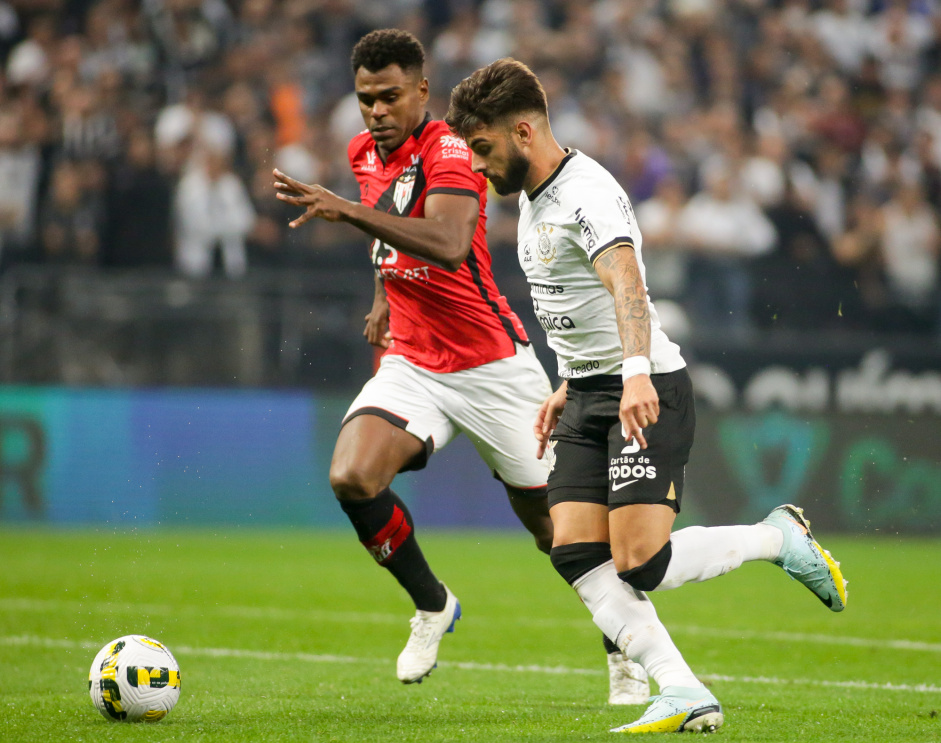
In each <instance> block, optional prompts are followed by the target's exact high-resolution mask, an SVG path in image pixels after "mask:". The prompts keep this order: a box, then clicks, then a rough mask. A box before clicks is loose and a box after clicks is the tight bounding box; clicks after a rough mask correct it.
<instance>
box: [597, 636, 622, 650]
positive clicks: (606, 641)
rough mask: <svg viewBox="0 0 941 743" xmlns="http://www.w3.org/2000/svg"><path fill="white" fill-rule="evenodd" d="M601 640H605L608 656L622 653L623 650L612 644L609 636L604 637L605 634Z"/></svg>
mask: <svg viewBox="0 0 941 743" xmlns="http://www.w3.org/2000/svg"><path fill="white" fill-rule="evenodd" d="M601 639H602V640H604V651H605V652H606V653H607V654H608V655H611V653H620V652H621V648H619V647H618V646H617V645H615V644H614V643H613V642H611V640H609V639H608V636H607V635H604V634H603V635H601Z"/></svg>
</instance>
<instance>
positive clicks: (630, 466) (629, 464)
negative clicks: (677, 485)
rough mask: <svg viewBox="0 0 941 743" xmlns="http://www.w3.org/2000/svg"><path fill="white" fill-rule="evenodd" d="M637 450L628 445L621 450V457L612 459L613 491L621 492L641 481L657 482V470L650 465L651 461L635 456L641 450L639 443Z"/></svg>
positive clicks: (610, 464)
mask: <svg viewBox="0 0 941 743" xmlns="http://www.w3.org/2000/svg"><path fill="white" fill-rule="evenodd" d="M634 443H635V444H636V448H635V447H634V446H632V445H631V444H630V443H628V445H627V446H625V447H624V448H623V449H622V450H621V456H619V457H611V461H610V463H609V465H608V480H609V481H610V482H611V490H620V489H621V488H624V487H627V486H628V485H630V484H631V483H635V482H638V481H639V480H655V479H656V478H657V468H656V467H654V466H653V465H652V464H650V459H649V458H648V457H645V456H634V454H635V453H636V452H638V451H639V450H640V445H639V444H637V442H636V441H635V442H634Z"/></svg>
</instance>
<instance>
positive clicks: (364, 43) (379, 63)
mask: <svg viewBox="0 0 941 743" xmlns="http://www.w3.org/2000/svg"><path fill="white" fill-rule="evenodd" d="M350 64H351V65H352V66H353V74H354V75H355V74H356V72H357V70H359V68H360V67H365V68H366V69H367V70H369V71H370V72H379V70H384V69H385V68H386V67H388V66H389V65H393V64H395V65H398V66H399V67H401V68H402V71H403V72H412V71H415V72H421V70H422V69H423V68H424V66H425V49H424V47H423V46H422V45H421V42H420V41H419V40H418V39H416V38H415V37H414V36H413V35H412V34H410V33H409V32H408V31H402V30H401V29H398V28H381V29H379V30H377V31H371V32H370V33H368V34H366V35H365V36H364V37H363V38H361V39H360V40H359V41H357V42H356V46H354V47H353V54H352V56H351V57H350Z"/></svg>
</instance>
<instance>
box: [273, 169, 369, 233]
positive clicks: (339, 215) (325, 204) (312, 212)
mask: <svg viewBox="0 0 941 743" xmlns="http://www.w3.org/2000/svg"><path fill="white" fill-rule="evenodd" d="M273 172H274V177H275V179H276V180H275V183H274V187H275V189H276V190H277V192H278V194H277V197H278V198H279V199H280V200H281V201H284V202H285V203H287V204H291V205H292V206H300V207H303V208H305V209H306V211H305V212H304V213H303V214H302V215H301V216H299V217H298V218H297V219H295V220H294V221H292V222H290V223H289V225H290V226H291V227H300V226H301V225H302V224H304V223H305V222H307V221H309V220H311V219H313V218H314V217H317V218H320V219H325V220H327V221H328V222H339V221H340V220H341V219H343V213H344V212H343V210H344V208H345V206H347V205H349V204H351V203H352V202H350V201H347V200H346V199H344V198H341V197H340V196H337V195H336V194H335V193H333V192H332V191H328V190H327V189H326V188H324V187H323V186H318V185H317V184H314V185H310V184H307V183H301V182H300V181H298V180H295V179H294V178H291V177H290V176H289V175H285V174H284V173H282V172H281V171H280V170H278V169H277V168H275V170H274V171H273Z"/></svg>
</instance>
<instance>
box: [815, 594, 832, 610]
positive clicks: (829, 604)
mask: <svg viewBox="0 0 941 743" xmlns="http://www.w3.org/2000/svg"><path fill="white" fill-rule="evenodd" d="M818 598H819V599H820V600H821V601H822V602H823V605H824V606H826V607H827V608H828V609H832V608H833V597H832V596H827V597H826V598H823V597H822V596H820V597H818Z"/></svg>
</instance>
